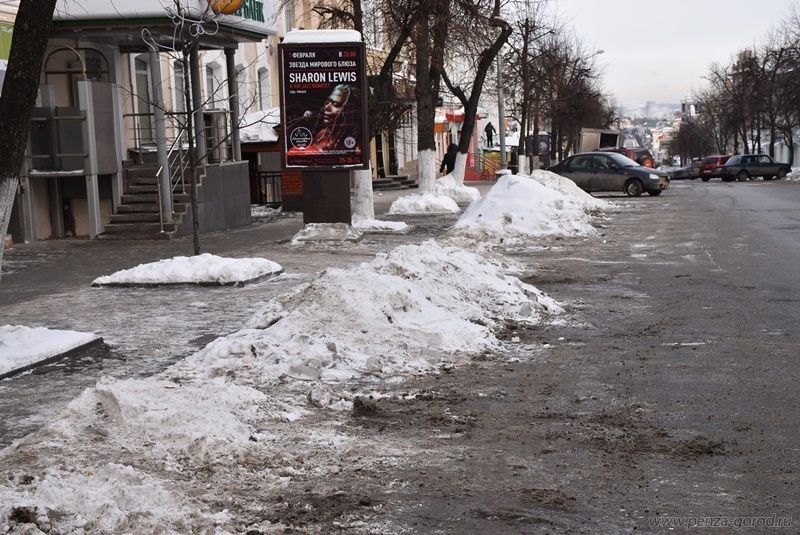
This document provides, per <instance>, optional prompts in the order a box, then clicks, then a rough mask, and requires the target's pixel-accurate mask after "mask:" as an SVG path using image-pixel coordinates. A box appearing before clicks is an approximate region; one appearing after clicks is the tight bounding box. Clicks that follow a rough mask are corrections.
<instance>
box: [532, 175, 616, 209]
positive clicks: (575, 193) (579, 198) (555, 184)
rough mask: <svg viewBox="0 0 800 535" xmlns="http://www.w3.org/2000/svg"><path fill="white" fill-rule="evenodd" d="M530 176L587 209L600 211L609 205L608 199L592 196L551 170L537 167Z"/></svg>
mask: <svg viewBox="0 0 800 535" xmlns="http://www.w3.org/2000/svg"><path fill="white" fill-rule="evenodd" d="M530 177H531V178H532V179H533V180H535V181H537V182H538V183H540V184H541V185H543V186H547V187H548V188H552V189H554V190H556V191H559V192H561V193H563V194H564V195H565V196H567V197H569V198H570V200H572V201H573V202H575V203H578V204H582V205H583V206H584V207H585V208H586V209H587V210H589V211H592V212H594V211H602V210H605V209H607V208H609V206H611V203H609V202H608V201H604V200H602V199H597V198H595V197H592V196H591V195H590V194H588V193H586V192H585V191H583V190H582V189H581V188H579V187H578V185H577V184H575V182H573V181H572V180H570V179H568V178H566V177H563V176H561V175H557V174H555V173H553V172H551V171H546V170H544V169H537V170H535V171H533V172H532V173H531V175H530Z"/></svg>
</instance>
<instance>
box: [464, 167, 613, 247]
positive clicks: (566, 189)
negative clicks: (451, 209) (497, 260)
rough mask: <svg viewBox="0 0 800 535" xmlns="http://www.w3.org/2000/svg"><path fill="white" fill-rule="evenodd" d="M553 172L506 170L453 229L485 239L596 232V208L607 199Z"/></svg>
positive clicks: (504, 240) (516, 239) (511, 239)
mask: <svg viewBox="0 0 800 535" xmlns="http://www.w3.org/2000/svg"><path fill="white" fill-rule="evenodd" d="M567 182H571V181H568V180H567V179H564V178H563V177H559V176H558V175H554V174H553V173H550V172H549V171H536V172H535V173H534V175H533V176H532V177H528V176H522V175H505V176H502V177H500V178H499V179H498V181H497V183H496V184H495V185H494V186H493V187H492V189H491V190H489V192H488V193H487V194H486V195H485V196H484V197H483V198H482V199H480V200H479V201H476V202H474V203H472V204H471V205H470V206H469V207H468V208H467V209H466V210H465V211H464V213H463V214H462V215H461V217H460V218H459V220H458V221H457V222H456V224H455V225H454V228H453V230H452V231H451V234H452V235H454V236H464V237H468V238H471V239H475V240H478V241H482V242H488V243H497V242H502V243H505V244H513V243H515V242H521V243H525V242H526V241H527V240H528V239H529V238H533V237H537V236H594V235H596V234H597V231H596V230H595V228H594V227H593V226H592V224H591V223H592V211H594V210H597V209H599V208H600V207H602V206H603V204H602V201H600V200H598V199H595V198H593V197H592V196H591V195H589V194H588V193H585V192H583V191H582V190H579V189H578V188H577V186H575V185H574V183H572V186H570V185H569V184H567Z"/></svg>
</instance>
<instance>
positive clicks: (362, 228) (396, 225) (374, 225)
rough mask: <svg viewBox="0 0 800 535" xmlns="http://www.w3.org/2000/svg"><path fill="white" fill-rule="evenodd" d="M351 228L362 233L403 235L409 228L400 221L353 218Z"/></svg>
mask: <svg viewBox="0 0 800 535" xmlns="http://www.w3.org/2000/svg"><path fill="white" fill-rule="evenodd" d="M353 228H354V229H356V230H357V231H359V232H363V233H369V232H372V233H384V232H385V233H398V234H400V233H405V232H408V231H409V230H411V227H410V226H409V225H408V224H406V223H404V222H402V221H381V220H379V219H366V218H361V217H356V216H355V215H354V216H353Z"/></svg>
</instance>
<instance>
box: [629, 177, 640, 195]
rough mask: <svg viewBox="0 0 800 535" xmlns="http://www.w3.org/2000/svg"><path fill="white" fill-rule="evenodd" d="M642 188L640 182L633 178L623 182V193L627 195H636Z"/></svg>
mask: <svg viewBox="0 0 800 535" xmlns="http://www.w3.org/2000/svg"><path fill="white" fill-rule="evenodd" d="M643 190H644V187H643V186H642V183H641V182H639V181H638V180H636V179H634V178H632V179H630V180H628V181H627V182H625V193H627V194H628V197H638V196H640V195H641V194H642V191H643Z"/></svg>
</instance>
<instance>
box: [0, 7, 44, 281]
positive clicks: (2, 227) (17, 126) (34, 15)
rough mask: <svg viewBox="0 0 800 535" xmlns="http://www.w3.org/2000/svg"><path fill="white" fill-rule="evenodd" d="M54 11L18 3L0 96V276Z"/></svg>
mask: <svg viewBox="0 0 800 535" xmlns="http://www.w3.org/2000/svg"><path fill="white" fill-rule="evenodd" d="M55 7H56V0H37V1H36V2H33V1H30V0H29V1H26V2H20V3H19V10H18V11H17V18H16V21H15V22H14V35H13V38H12V40H11V51H10V54H9V58H8V70H7V71H6V77H5V82H4V83H3V93H2V95H0V117H2V118H3V128H0V147H3V158H0V276H1V275H2V263H3V246H2V245H1V244H2V241H3V240H2V238H3V237H4V236H5V235H6V231H7V230H8V224H9V221H10V220H11V209H12V207H13V206H14V196H15V195H16V192H17V187H18V184H19V172H20V168H21V167H22V162H23V159H24V158H25V147H26V146H27V144H28V128H29V121H30V116H31V111H32V110H33V107H34V105H35V104H36V94H37V91H38V89H39V73H40V72H41V70H42V61H43V59H44V54H45V50H46V49H47V41H48V38H49V36H50V27H51V25H52V22H53V11H54V10H55Z"/></svg>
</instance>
